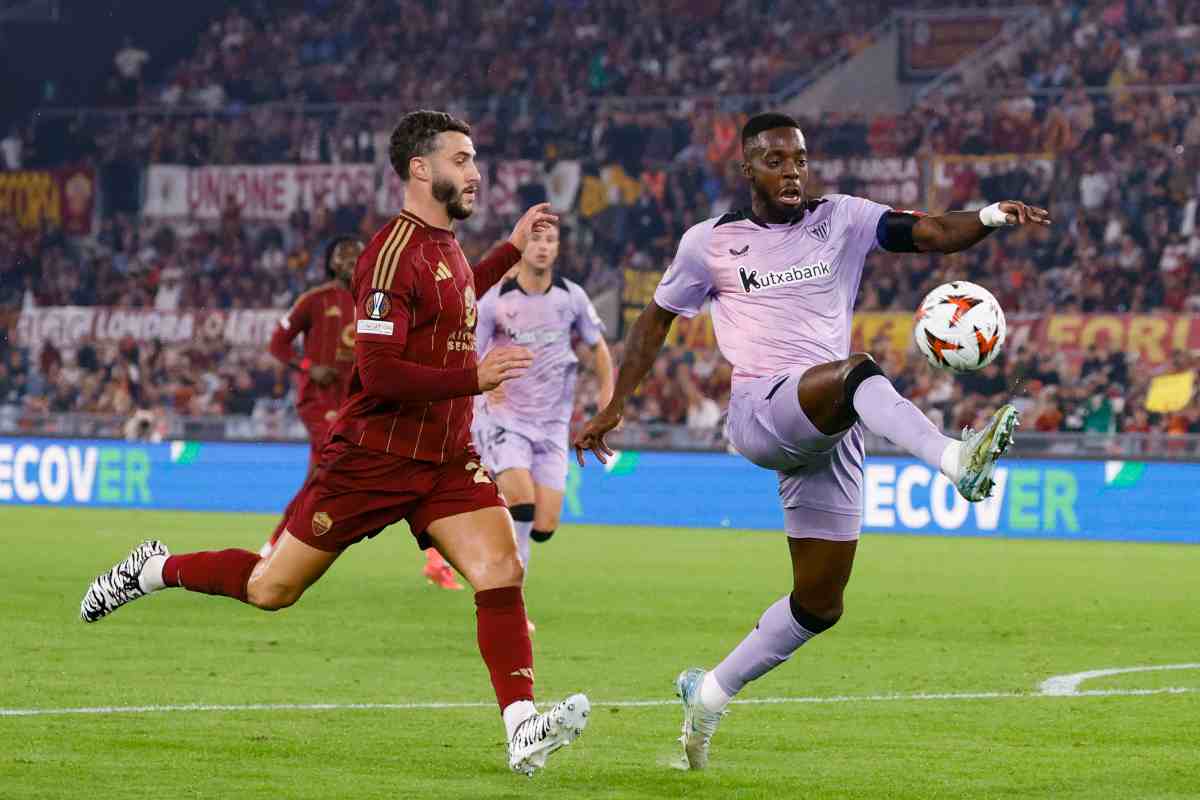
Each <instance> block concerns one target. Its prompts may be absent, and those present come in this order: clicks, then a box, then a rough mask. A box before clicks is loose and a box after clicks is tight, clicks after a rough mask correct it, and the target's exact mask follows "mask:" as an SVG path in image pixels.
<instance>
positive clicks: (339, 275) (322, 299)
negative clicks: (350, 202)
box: [267, 236, 363, 473]
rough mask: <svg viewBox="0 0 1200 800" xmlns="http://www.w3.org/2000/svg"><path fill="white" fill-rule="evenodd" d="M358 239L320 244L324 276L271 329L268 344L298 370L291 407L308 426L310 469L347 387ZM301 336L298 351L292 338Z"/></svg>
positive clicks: (341, 238)
mask: <svg viewBox="0 0 1200 800" xmlns="http://www.w3.org/2000/svg"><path fill="white" fill-rule="evenodd" d="M362 251H363V246H362V242H360V241H358V240H357V239H355V238H354V237H352V236H337V237H335V238H334V239H333V241H331V242H330V243H329V245H328V246H327V247H326V248H325V273H326V275H327V276H328V277H329V280H328V281H326V282H325V283H322V284H321V285H320V286H315V287H313V288H312V289H309V290H308V291H307V292H305V293H304V294H302V295H300V297H298V298H297V299H296V302H295V303H294V304H293V305H292V307H291V309H290V310H289V311H288V312H287V314H285V315H284V316H283V317H282V318H281V319H280V320H279V324H278V325H277V326H276V327H275V332H274V333H273V334H272V335H271V343H270V345H268V347H267V350H268V351H269V352H270V353H271V355H273V356H275V358H277V359H279V360H280V361H281V362H283V363H284V364H285V365H286V366H287V367H288V368H290V369H292V370H294V371H295V372H296V373H297V376H298V379H297V386H296V412H297V413H298V414H299V415H300V421H301V422H303V423H304V427H305V428H306V429H307V430H308V442H309V447H310V453H309V459H308V468H309V473H311V472H312V471H313V470H314V469H315V468H316V465H317V458H318V456H319V455H320V454H321V445H323V444H324V443H325V437H326V436H327V435H328V434H329V426H330V425H332V424H333V421H334V420H335V419H336V418H337V412H338V409H339V408H341V407H342V403H343V402H345V400H346V395H347V392H348V391H349V389H350V373H351V371H352V370H353V368H354V295H352V294H351V293H350V281H351V280H352V279H353V277H354V266H355V264H357V263H358V257H359V256H360V255H362ZM297 336H303V337H304V342H303V347H302V352H303V356H302V357H300V358H297V357H296V351H295V350H294V349H293V347H292V342H293V341H295V339H296V337H297Z"/></svg>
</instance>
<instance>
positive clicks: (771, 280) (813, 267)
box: [738, 261, 833, 294]
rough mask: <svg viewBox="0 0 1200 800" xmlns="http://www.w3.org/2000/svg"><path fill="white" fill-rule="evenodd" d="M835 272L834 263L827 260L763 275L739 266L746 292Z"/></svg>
mask: <svg viewBox="0 0 1200 800" xmlns="http://www.w3.org/2000/svg"><path fill="white" fill-rule="evenodd" d="M832 274H833V265H832V264H829V263H828V262H825V261H818V262H817V263H815V264H806V265H803V266H801V265H799V264H797V265H796V266H794V267H792V268H791V269H785V270H780V271H779V272H767V273H765V274H763V275H759V274H758V270H756V269H750V270H748V269H746V268H745V267H738V277H740V278H741V279H742V289H743V291H745V292H746V294H750V293H751V292H754V291H757V290H759V289H771V288H774V287H776V286H785V285H787V284H789V283H801V282H803V281H810V280H812V279H813V278H825V277H828V276H829V275H832Z"/></svg>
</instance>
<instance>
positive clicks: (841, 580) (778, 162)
mask: <svg viewBox="0 0 1200 800" xmlns="http://www.w3.org/2000/svg"><path fill="white" fill-rule="evenodd" d="M742 151H743V158H744V159H745V160H744V162H743V164H742V172H743V175H744V176H745V177H746V178H747V179H748V180H749V182H750V190H751V205H750V208H748V209H746V210H744V211H738V212H731V213H729V214H725V215H724V216H722V217H719V218H714V219H709V220H706V221H704V222H701V223H700V224H698V225H695V226H693V227H692V228H691V229H689V230H688V231H687V233H685V234H684V235H683V238H682V240H680V243H679V251H678V253H677V254H676V257H675V261H674V262H673V263H672V264H671V267H670V269H668V270H667V272H666V274H665V275H664V276H663V279H662V282H661V283H660V284H659V286H658V289H657V291H656V292H655V294H654V300H653V301H652V302H651V303H650V305H649V306H647V308H646V310H645V311H644V312H642V315H641V316H640V317H639V319H638V320H637V322H636V323H635V324H634V326H633V329H632V330H631V331H630V333H629V335H628V337H627V339H626V343H625V358H624V362H623V363H622V364H621V369H620V372H619V374H618V375H617V386H616V390H615V392H614V394H613V399H612V402H611V403H609V405H608V406H607V407H606V408H604V409H603V410H602V411H601V412H600V413H599V414H597V415H596V417H595V418H594V419H592V420H591V421H590V422H589V423H588V424H587V426H586V428H585V429H584V430H583V431H582V432H581V433H580V435H579V437H578V438H577V439H576V441H575V446H576V451H577V454H578V457H579V461H580V463H581V464H582V463H583V454H584V451H585V450H591V451H592V452H593V453H594V454H595V455H596V457H597V458H598V459H599V460H600V461H601V462H604V461H605V459H606V458H607V456H609V455H611V454H612V450H610V449H609V447H608V445H607V444H606V443H605V441H604V436H605V434H606V433H607V432H608V431H610V430H612V429H613V428H614V427H616V426H617V424H618V423H619V422H620V420H621V414H622V411H623V409H624V404H625V401H626V399H627V398H628V397H629V396H630V395H631V394H632V393H633V391H634V390H635V389H636V388H637V385H638V384H639V383H640V382H641V380H642V378H643V377H644V376H645V375H646V373H647V372H648V371H649V369H650V367H651V366H652V365H653V363H654V360H655V357H656V355H657V353H658V351H659V349H660V348H661V347H662V343H663V340H664V339H665V337H666V335H667V331H668V329H669V328H670V326H671V322H672V320H674V318H675V317H676V315H679V314H682V315H684V316H686V317H691V316H694V315H695V314H696V313H697V312H698V311H699V310H700V308H701V307H702V306H703V305H704V304H705V303H706V302H710V301H711V304H712V318H713V329H714V332H715V334H716V337H717V343H718V345H719V346H720V348H721V352H722V354H724V356H725V357H726V358H727V359H728V360H729V362H730V363H731V364H732V365H733V369H734V371H733V387H732V392H731V396H730V400H729V416H728V422H727V425H726V434H727V436H728V438H729V441H730V443H731V444H732V445H733V446H734V448H735V449H736V450H737V451H738V452H739V453H741V454H742V455H743V456H744V457H746V458H747V459H749V460H750V461H752V462H753V463H755V464H757V465H758V466H760V467H765V468H767V469H772V470H775V471H776V472H777V473H778V476H779V497H780V502H781V504H782V506H783V514H784V521H785V525H786V528H787V534H788V548H789V550H790V553H791V561H792V574H793V584H792V591H791V592H790V593H789V594H788V595H785V596H784V597H782V598H780V599H779V600H778V601H777V602H776V603H775V604H773V605H772V606H770V607H769V608H768V609H767V610H766V611H765V612H764V613H763V615H762V617H761V618H760V619H759V620H758V624H757V625H756V626H755V628H754V630H752V631H751V632H750V634H749V635H748V636H746V638H745V639H743V640H742V641H741V643H739V644H738V645H737V646H736V647H735V648H734V649H733V651H732V652H730V653H729V655H728V656H726V657H725V659H724V660H723V661H722V662H721V663H720V664H718V665H717V666H716V667H715V668H714V669H713V670H711V671H705V670H702V669H698V668H693V669H689V670H685V671H684V672H683V673H681V674H680V675H679V677H678V678H677V679H676V684H675V688H676V692H677V693H678V694H679V696H680V698H681V699H682V701H683V708H684V720H683V735H682V736H681V737H680V741H681V742H682V743H683V745H684V754H685V756H686V758H687V761H688V764H689V766H690V767H691V768H692V769H703V768H704V766H705V765H706V764H707V762H708V747H709V741H710V739H711V738H712V735H713V733H714V732H715V731H716V727H717V723H718V722H719V721H720V719H721V716H722V715H723V714H724V713H725V707H726V705H727V704H728V703H729V701H730V699H731V698H732V697H733V696H734V695H736V694H737V693H738V692H739V691H741V689H742V688H743V687H744V686H745V685H746V684H747V683H749V682H750V681H752V680H755V679H756V678H759V677H761V676H762V675H764V674H766V673H767V672H768V671H770V670H771V669H773V668H774V667H776V666H778V665H779V664H781V663H783V662H784V661H786V660H788V659H789V658H790V657H791V655H792V653H794V652H795V651H796V650H797V649H798V648H799V647H800V646H801V645H803V644H804V643H805V642H807V641H808V640H809V639H812V638H813V637H814V636H816V635H817V634H819V633H821V632H822V631H826V630H828V629H829V628H830V627H832V626H833V625H834V624H835V623H836V622H837V621H838V619H840V618H841V616H842V594H843V591H844V589H845V587H846V583H847V581H848V580H849V578H850V569H851V566H852V565H853V563H854V553H855V549H856V547H857V545H858V535H859V530H860V528H861V525H862V478H863V467H862V464H863V436H862V429H863V428H864V427H865V428H866V429H868V430H870V431H872V432H873V433H876V434H879V435H882V436H886V437H887V438H888V439H890V440H891V441H892V442H894V443H895V444H897V445H899V446H900V447H903V448H904V449H906V450H908V451H909V452H910V453H912V454H913V455H915V456H917V457H918V458H920V459H921V460H922V461H924V462H925V463H926V464H928V465H929V466H930V467H932V468H933V469H939V470H941V471H942V472H943V473H944V474H945V475H946V476H947V478H949V479H950V481H951V482H952V483H954V484H955V486H956V487H957V488H958V491H959V493H961V494H962V495H963V497H965V498H966V499H967V500H970V501H972V502H977V501H979V500H982V499H984V498H985V497H987V495H988V493H989V492H990V491H991V486H992V477H991V476H992V473H993V471H994V469H995V463H996V460H997V459H998V458H999V457H1000V455H1001V454H1003V452H1004V451H1005V449H1006V448H1007V447H1008V444H1009V442H1010V441H1011V438H1012V431H1013V428H1014V426H1015V425H1016V424H1017V412H1016V410H1015V409H1014V408H1013V407H1012V406H1004V407H1003V408H1001V409H1000V410H999V411H997V412H996V413H995V414H994V415H993V417H992V419H991V420H990V421H989V423H988V424H987V426H985V427H984V429H983V430H981V431H978V432H974V431H969V430H968V431H964V434H963V438H962V440H961V441H959V440H955V439H951V438H948V437H946V436H943V435H942V433H941V432H940V431H939V430H938V429H937V428H936V427H934V425H933V424H932V423H931V422H930V421H929V420H928V419H927V418H926V417H925V415H924V414H922V413H921V411H920V410H919V409H917V407H916V406H914V405H913V404H912V403H910V402H909V401H908V400H905V399H904V398H903V397H901V396H900V395H899V394H897V392H896V390H895V388H894V387H893V386H892V383H891V381H889V380H888V378H887V376H885V375H884V374H883V371H882V370H881V369H880V368H879V366H878V365H877V364H876V363H875V362H874V361H873V360H872V359H871V357H870V356H869V355H867V354H866V353H853V354H852V353H850V321H851V316H852V314H853V310H854V302H855V298H856V296H857V294H858V286H859V281H860V279H861V276H862V269H863V262H864V260H865V259H866V256H867V254H868V253H870V252H871V251H872V250H874V249H875V248H877V247H878V248H881V249H883V250H886V251H888V252H893V253H908V252H922V253H954V252H958V251H960V250H964V249H966V248H968V247H970V246H972V245H974V244H976V243H977V242H979V241H980V240H982V239H983V238H984V237H986V236H987V235H988V234H990V233H991V232H992V231H993V230H994V229H995V228H996V227H1000V226H1003V225H1025V224H1035V225H1048V224H1050V215H1049V214H1048V213H1047V212H1046V211H1045V210H1043V209H1040V208H1034V207H1031V206H1026V205H1025V204H1024V203H1020V202H1016V201H1004V202H1000V203H993V204H992V205H990V206H988V207H987V208H984V209H983V210H981V211H979V212H973V211H972V212H967V211H954V212H949V213H946V214H942V215H939V216H926V215H920V214H912V213H905V212H897V211H893V210H892V209H890V208H888V207H887V206H883V205H880V204H878V203H873V202H871V201H870V200H864V199H862V198H859V197H850V196H847V195H838V194H834V195H826V196H824V197H820V198H810V197H808V196H807V195H806V194H805V187H806V184H807V183H808V152H807V148H806V146H805V140H804V135H803V134H802V133H801V131H800V126H799V125H798V124H797V123H796V122H795V121H794V120H793V119H791V118H790V117H788V116H785V115H783V114H774V113H769V114H760V115H758V116H756V117H753V118H752V119H750V120H749V121H748V122H747V123H746V125H745V127H744V128H743V129H742Z"/></svg>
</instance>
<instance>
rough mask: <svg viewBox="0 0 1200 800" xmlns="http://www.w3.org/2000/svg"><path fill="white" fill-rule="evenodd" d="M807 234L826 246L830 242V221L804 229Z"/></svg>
mask: <svg viewBox="0 0 1200 800" xmlns="http://www.w3.org/2000/svg"><path fill="white" fill-rule="evenodd" d="M804 231H805V233H807V234H808V235H809V236H811V237H813V238H814V239H816V240H817V241H818V242H821V243H822V244H824V243H825V242H828V241H829V220H824V221H822V222H818V223H817V224H816V225H810V226H809V227H807V228H805V229H804Z"/></svg>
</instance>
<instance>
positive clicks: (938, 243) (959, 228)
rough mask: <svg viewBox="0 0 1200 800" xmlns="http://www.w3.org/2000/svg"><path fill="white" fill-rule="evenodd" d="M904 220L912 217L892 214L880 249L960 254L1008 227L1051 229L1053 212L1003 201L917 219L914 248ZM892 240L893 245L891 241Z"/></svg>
mask: <svg viewBox="0 0 1200 800" xmlns="http://www.w3.org/2000/svg"><path fill="white" fill-rule="evenodd" d="M900 217H911V215H902V214H891V215H888V219H887V220H885V223H884V225H885V228H886V230H884V231H881V234H882V235H881V237H880V245H881V246H882V247H883V249H884V250H889V251H891V252H912V251H914V250H915V251H916V252H920V253H957V252H959V251H960V250H966V249H967V248H968V247H971V246H973V245H975V244H978V243H979V242H981V241H983V239H984V238H985V237H986V236H987V235H988V234H989V233H991V232H992V231H994V230H995V229H996V228H1000V227H1004V226H1006V225H1049V224H1050V222H1051V220H1050V212H1049V211H1047V210H1046V209H1044V208H1037V207H1036V206H1029V205H1026V204H1024V203H1022V202H1020V201H1018V200H1002V201H1001V202H999V203H993V204H992V205H990V206H988V207H987V208H984V209H982V210H980V211H949V212H947V213H945V214H939V215H936V216H924V217H915V218H913V221H911V222H908V226H909V227H910V231H911V243H912V246H911V247H907V248H906V247H904V246H903V245H904V244H905V243H904V241H903V239H904V238H905V237H904V231H903V230H902V228H903V227H904V223H905V222H907V220H903V219H898V218H900ZM888 240H890V241H888Z"/></svg>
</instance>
